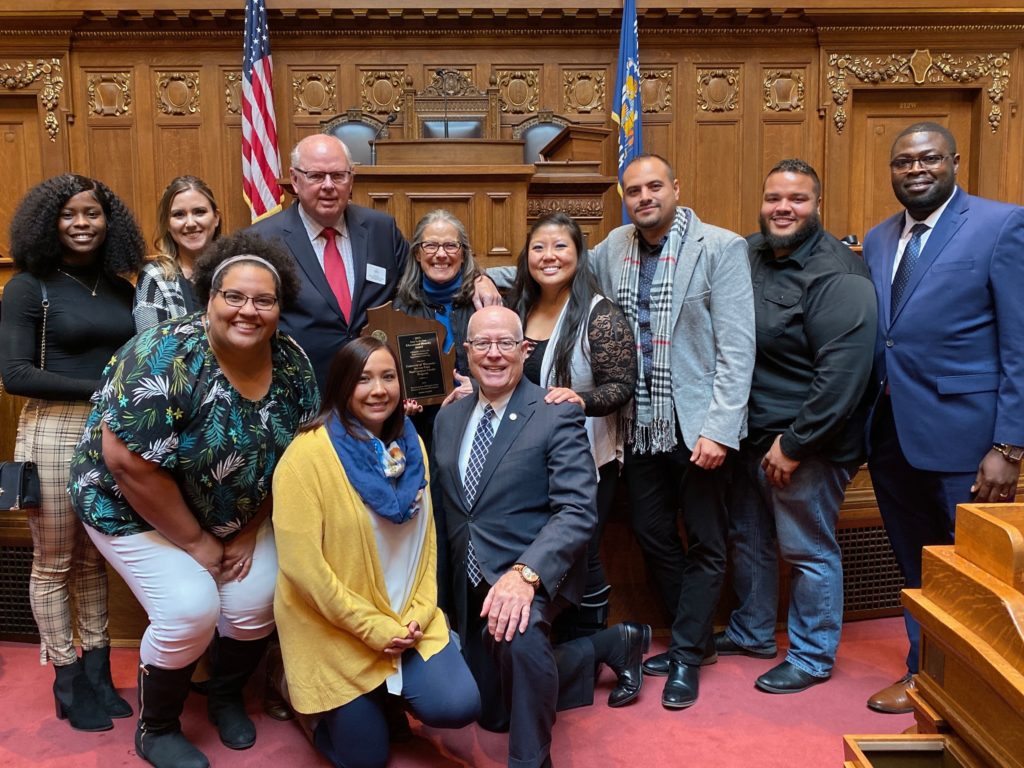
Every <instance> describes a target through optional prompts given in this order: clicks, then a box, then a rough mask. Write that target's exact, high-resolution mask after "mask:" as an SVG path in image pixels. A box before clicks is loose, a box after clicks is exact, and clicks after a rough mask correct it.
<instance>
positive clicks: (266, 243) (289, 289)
mask: <svg viewBox="0 0 1024 768" xmlns="http://www.w3.org/2000/svg"><path fill="white" fill-rule="evenodd" d="M232 256H256V257H258V258H260V259H263V260H264V261H267V262H269V263H270V264H271V265H273V267H274V269H276V270H277V277H276V278H275V280H274V282H275V284H276V285H277V300H278V303H279V304H280V305H281V311H282V312H286V311H287V310H288V309H289V308H291V306H292V305H293V304H295V302H296V300H298V298H299V277H298V275H297V274H296V272H295V265H294V263H293V262H292V257H291V255H290V254H289V253H288V252H287V251H286V250H285V249H284V248H283V247H282V246H281V245H280V244H279V243H277V242H275V241H272V240H264V239H263V238H262V237H260V236H259V235H255V234H253V233H251V232H244V231H243V232H238V233H237V234H234V235H228V236H226V237H222V238H220V239H218V240H217V241H216V242H214V243H212V244H211V245H210V247H209V248H207V249H206V251H205V252H204V253H203V255H202V256H200V257H199V259H198V260H197V261H196V263H195V267H194V268H193V270H192V283H193V285H194V286H195V289H196V298H197V299H198V300H199V302H200V303H201V304H203V305H206V304H207V303H209V301H210V294H212V293H215V292H217V291H219V290H220V287H221V285H223V283H224V277H225V276H226V275H227V273H228V272H230V271H231V267H229V268H228V269H226V270H224V271H223V272H221V273H220V274H218V275H217V279H216V281H214V278H213V275H214V272H216V271H217V267H219V266H220V265H221V263H222V262H224V261H227V260H228V259H230V258H231V257H232ZM251 263H252V264H256V265H258V266H263V265H262V264H260V263H259V262H258V261H252V262H251ZM265 268H266V267H264V269H265Z"/></svg>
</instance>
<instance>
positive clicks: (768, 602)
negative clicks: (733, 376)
mask: <svg viewBox="0 0 1024 768" xmlns="http://www.w3.org/2000/svg"><path fill="white" fill-rule="evenodd" d="M762 458H764V451H762V450H759V449H752V448H749V447H746V446H744V447H743V448H742V449H741V450H740V460H739V462H738V464H737V469H736V473H735V477H734V479H733V484H732V488H731V489H730V498H729V547H730V555H731V557H732V564H733V587H734V589H735V591H736V596H737V598H738V600H739V607H738V608H736V610H735V611H733V613H732V616H730V617H729V626H728V627H726V630H725V632H726V635H727V636H728V638H729V639H730V640H732V641H733V642H734V643H736V644H737V645H740V646H743V647H744V648H750V649H751V650H755V651H774V650H775V618H776V615H777V612H778V589H779V561H778V556H777V555H776V544H777V545H778V553H779V554H781V556H782V559H783V560H785V561H786V562H787V563H789V564H790V565H791V566H792V569H793V570H792V577H791V580H790V596H789V617H788V622H787V623H788V629H789V652H788V653H787V654H786V661H788V662H789V663H790V664H792V665H793V666H795V667H797V668H798V669H800V670H802V671H804V672H806V673H807V674H809V675H814V676H815V677H827V676H828V675H829V674H831V671H832V666H833V664H835V658H836V648H837V647H838V646H839V635H840V632H841V630H842V624H843V562H842V553H841V551H840V549H839V543H838V542H837V540H836V523H837V522H838V520H839V507H840V506H841V505H842V503H843V497H844V495H845V493H846V486H847V485H848V484H849V482H850V479H851V477H853V474H854V473H855V472H856V464H837V463H835V462H831V461H827V460H825V459H821V458H817V457H809V458H807V459H804V460H803V461H802V462H801V463H800V466H799V467H797V470H796V472H794V473H793V476H792V480H791V481H790V483H789V485H788V486H786V487H785V488H775V487H774V486H772V485H770V484H769V483H768V480H767V479H766V477H765V474H764V471H763V470H762V469H761V459H762Z"/></svg>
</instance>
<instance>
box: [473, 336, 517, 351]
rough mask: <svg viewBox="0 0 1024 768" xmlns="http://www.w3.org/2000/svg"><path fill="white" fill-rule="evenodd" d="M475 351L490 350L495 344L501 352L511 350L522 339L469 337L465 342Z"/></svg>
mask: <svg viewBox="0 0 1024 768" xmlns="http://www.w3.org/2000/svg"><path fill="white" fill-rule="evenodd" d="M466 343H467V344H469V346H471V347H472V348H473V349H474V350H476V351H477V352H490V351H491V346H492V345H497V347H498V349H499V350H501V351H502V352H511V351H512V350H513V349H515V348H516V347H518V346H519V345H520V344H522V343H523V340H522V339H518V340H517V339H507V338H506V339H494V340H492V339H469V340H468V341H467V342H466Z"/></svg>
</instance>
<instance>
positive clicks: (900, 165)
mask: <svg viewBox="0 0 1024 768" xmlns="http://www.w3.org/2000/svg"><path fill="white" fill-rule="evenodd" d="M947 157H952V155H921V156H920V157H897V158H896V159H895V160H893V161H892V162H890V163H889V167H890V168H892V169H893V170H894V171H896V173H906V172H907V171H909V170H910V169H911V168H913V167H914V165H915V164H918V165H920V166H921V167H922V168H923V169H925V170H926V171H934V170H935V169H936V168H938V167H939V166H940V165H942V163H943V162H944V161H945V159H946V158H947Z"/></svg>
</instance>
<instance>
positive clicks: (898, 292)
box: [889, 224, 928, 317]
mask: <svg viewBox="0 0 1024 768" xmlns="http://www.w3.org/2000/svg"><path fill="white" fill-rule="evenodd" d="M927 231H928V225H927V224H915V225H914V228H913V229H911V230H910V240H909V241H908V242H907V247H906V248H904V249H903V258H902V259H900V265H899V266H898V267H897V268H896V276H895V277H893V279H892V303H891V304H890V305H889V316H890V317H892V316H893V315H895V314H896V307H898V306H899V305H900V299H902V298H903V291H905V290H906V289H907V284H908V283H909V282H910V275H911V274H912V273H913V271H914V267H915V266H917V260H918V257H920V255H921V235H923V234H924V233H925V232H927Z"/></svg>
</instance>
